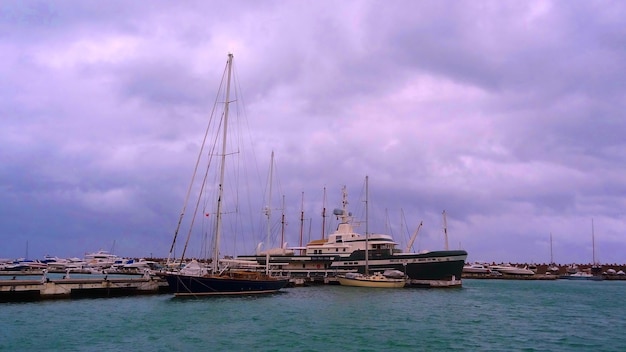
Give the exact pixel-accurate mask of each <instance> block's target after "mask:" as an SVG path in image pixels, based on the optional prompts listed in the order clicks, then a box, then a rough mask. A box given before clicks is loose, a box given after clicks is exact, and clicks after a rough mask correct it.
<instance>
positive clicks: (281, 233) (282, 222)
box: [280, 195, 285, 253]
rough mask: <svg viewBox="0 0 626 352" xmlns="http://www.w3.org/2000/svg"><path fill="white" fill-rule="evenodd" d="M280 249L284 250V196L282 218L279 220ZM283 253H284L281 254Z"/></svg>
mask: <svg viewBox="0 0 626 352" xmlns="http://www.w3.org/2000/svg"><path fill="white" fill-rule="evenodd" d="M280 225H281V226H280V248H282V249H283V251H284V250H285V248H284V243H285V195H283V209H282V217H281V219H280ZM283 253H284V252H283Z"/></svg>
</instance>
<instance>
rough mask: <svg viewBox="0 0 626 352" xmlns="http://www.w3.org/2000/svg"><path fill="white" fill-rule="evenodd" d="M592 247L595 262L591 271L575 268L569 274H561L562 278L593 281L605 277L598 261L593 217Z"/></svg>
mask: <svg viewBox="0 0 626 352" xmlns="http://www.w3.org/2000/svg"><path fill="white" fill-rule="evenodd" d="M591 247H592V253H591V255H592V260H593V263H592V265H591V268H590V271H591V272H585V271H580V270H577V269H576V270H575V271H574V272H572V273H569V274H567V275H562V276H559V278H560V279H567V280H592V281H602V280H604V277H603V276H602V266H600V265H599V264H598V263H597V262H596V236H595V232H594V228H593V219H591Z"/></svg>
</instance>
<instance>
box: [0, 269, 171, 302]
mask: <svg viewBox="0 0 626 352" xmlns="http://www.w3.org/2000/svg"><path fill="white" fill-rule="evenodd" d="M166 292H168V287H167V282H166V281H164V280H162V279H160V278H158V277H150V276H147V277H139V278H136V277H135V278H106V277H105V278H85V279H82V278H81V279H72V278H68V279H48V278H46V277H45V275H44V276H42V278H41V279H40V280H17V279H16V280H0V302H9V301H27V300H43V299H60V298H80V297H120V296H133V295H146V294H157V293H166Z"/></svg>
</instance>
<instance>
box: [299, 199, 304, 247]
mask: <svg viewBox="0 0 626 352" xmlns="http://www.w3.org/2000/svg"><path fill="white" fill-rule="evenodd" d="M303 234H304V192H302V203H301V204H300V246H299V247H300V248H302V236H303ZM300 254H302V249H301V250H300Z"/></svg>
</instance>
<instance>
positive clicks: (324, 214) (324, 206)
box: [322, 187, 326, 239]
mask: <svg viewBox="0 0 626 352" xmlns="http://www.w3.org/2000/svg"><path fill="white" fill-rule="evenodd" d="M325 228H326V187H324V198H323V200H322V239H324V231H325Z"/></svg>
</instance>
